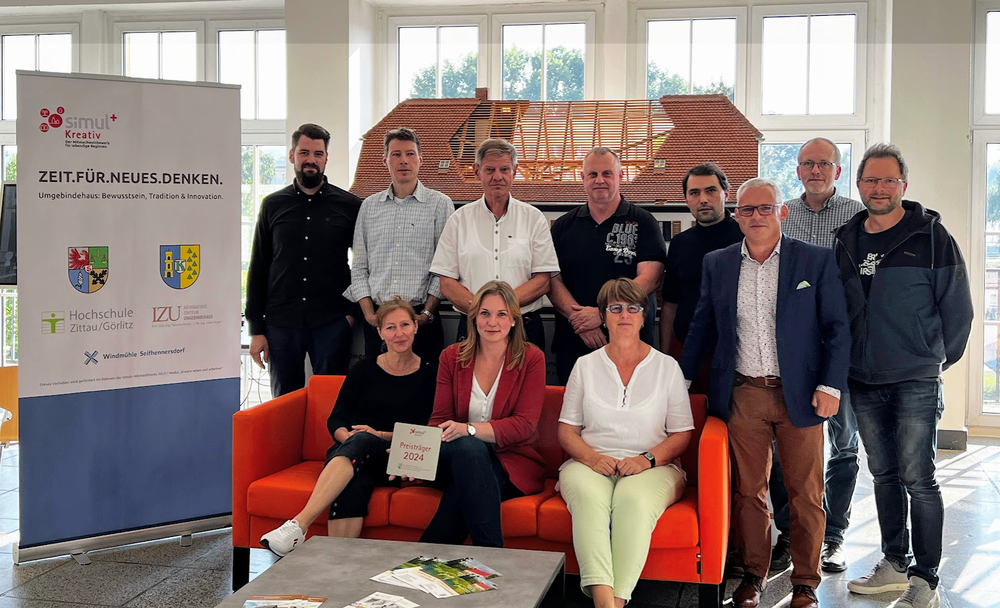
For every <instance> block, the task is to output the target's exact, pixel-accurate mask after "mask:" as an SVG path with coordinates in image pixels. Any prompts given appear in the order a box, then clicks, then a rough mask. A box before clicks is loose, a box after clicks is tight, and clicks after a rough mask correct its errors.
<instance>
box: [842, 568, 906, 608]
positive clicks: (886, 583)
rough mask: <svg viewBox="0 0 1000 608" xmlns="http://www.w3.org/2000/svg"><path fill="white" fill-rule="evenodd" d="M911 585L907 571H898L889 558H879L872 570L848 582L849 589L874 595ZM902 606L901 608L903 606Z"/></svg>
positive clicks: (902, 589) (904, 588) (899, 589)
mask: <svg viewBox="0 0 1000 608" xmlns="http://www.w3.org/2000/svg"><path fill="white" fill-rule="evenodd" d="M908 586H909V582H908V581H907V580H906V573H905V572H899V571H897V570H896V569H895V568H894V567H893V565H892V564H890V563H889V561H888V560H886V559H885V558H882V559H880V560H879V562H878V563H877V564H875V567H874V568H872V571H871V572H870V573H868V574H866V575H864V576H862V577H861V578H856V579H854V580H853V581H851V582H849V583H847V589H848V590H850V591H851V592H852V593H860V594H861V595H874V594H876V593H886V592H887V591H904V590H906V588H907V587H908ZM905 605H906V604H903V605H902V606H905ZM902 606H900V608H902Z"/></svg>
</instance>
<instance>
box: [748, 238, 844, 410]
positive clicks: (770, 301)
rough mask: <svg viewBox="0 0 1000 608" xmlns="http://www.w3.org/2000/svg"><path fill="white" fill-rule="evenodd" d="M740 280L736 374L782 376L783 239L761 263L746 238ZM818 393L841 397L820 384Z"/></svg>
mask: <svg viewBox="0 0 1000 608" xmlns="http://www.w3.org/2000/svg"><path fill="white" fill-rule="evenodd" d="M740 254H741V255H742V259H741V260H740V279H739V286H738V288H737V294H736V371H737V372H738V373H740V374H743V375H744V376H751V377H762V376H781V368H780V367H779V366H778V338H777V334H776V328H777V320H778V319H777V311H778V269H779V267H780V265H781V258H780V254H781V240H780V239H779V240H778V244H777V245H776V246H775V247H774V251H772V252H771V255H769V256H768V257H767V259H766V260H764V263H763V264H762V263H760V262H758V261H757V260H755V259H753V258H752V257H750V252H749V251H748V250H747V242H746V239H744V240H743V245H742V246H741V248H740ZM816 390H818V391H822V392H824V393H827V394H829V395H832V396H834V397H837V398H838V399H839V398H840V390H838V389H835V388H832V387H829V386H825V385H819V386H817V387H816Z"/></svg>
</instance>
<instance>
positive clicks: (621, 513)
mask: <svg viewBox="0 0 1000 608" xmlns="http://www.w3.org/2000/svg"><path fill="white" fill-rule="evenodd" d="M684 487H685V482H684V475H683V474H682V473H681V472H680V471H678V470H677V469H675V468H674V467H672V466H659V467H654V468H652V469H649V470H648V471H643V472H642V473H639V474H638V475H631V476H628V477H616V476H611V477H605V476H604V475H601V474H599V473H595V472H594V471H593V469H591V468H590V467H588V466H587V465H585V464H583V463H581V462H577V461H575V460H574V461H573V462H570V463H569V464H567V465H566V466H565V467H563V470H562V471H560V472H559V488H560V489H559V491H560V492H561V493H562V497H563V500H565V501H566V506H567V507H568V508H569V512H570V514H571V515H572V516H573V551H575V552H576V559H577V561H578V562H579V563H580V587H581V588H582V589H583V591H584V593H587V587H589V586H590V585H608V586H610V587H611V588H612V589H613V590H614V593H615V597H620V598H622V599H624V600H630V599H632V590H633V589H634V588H635V584H636V582H638V580H639V575H640V574H641V573H642V567H643V566H644V565H645V563H646V557H647V556H648V555H649V542H650V537H651V536H652V534H653V528H655V527H656V522H657V520H658V519H659V518H660V515H663V511H664V510H665V509H666V508H667V507H668V506H669V505H671V504H673V503H675V502H677V501H678V500H680V499H681V497H682V496H683V495H684ZM588 595H589V593H588Z"/></svg>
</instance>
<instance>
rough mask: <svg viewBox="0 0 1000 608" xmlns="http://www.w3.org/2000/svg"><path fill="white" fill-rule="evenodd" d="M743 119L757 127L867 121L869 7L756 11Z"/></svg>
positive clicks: (846, 6)
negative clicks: (747, 119)
mask: <svg viewBox="0 0 1000 608" xmlns="http://www.w3.org/2000/svg"><path fill="white" fill-rule="evenodd" d="M752 24H753V25H752V27H753V32H752V36H753V42H754V44H752V45H751V69H750V73H751V74H752V75H753V78H752V79H751V82H750V95H749V97H748V99H747V107H748V110H749V111H748V117H749V118H750V120H751V122H753V123H754V124H755V125H757V126H758V128H764V129H767V128H783V127H790V126H797V127H798V128H820V129H824V128H830V127H843V126H848V125H850V126H861V125H865V124H866V103H867V101H868V100H867V99H866V96H865V91H866V89H867V87H866V78H867V72H868V70H867V52H866V47H867V44H866V43H867V5H866V4H863V3H856V4H855V3H842V4H830V5H818V4H817V5H804V6H798V7H796V6H766V7H763V6H762V7H754V9H753V22H752Z"/></svg>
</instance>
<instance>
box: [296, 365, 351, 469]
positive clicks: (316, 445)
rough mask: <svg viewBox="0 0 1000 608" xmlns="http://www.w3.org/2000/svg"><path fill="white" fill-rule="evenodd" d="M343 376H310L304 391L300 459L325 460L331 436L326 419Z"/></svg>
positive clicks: (342, 382) (331, 439) (335, 399)
mask: <svg viewBox="0 0 1000 608" xmlns="http://www.w3.org/2000/svg"><path fill="white" fill-rule="evenodd" d="M343 384H344V377H343V376H311V377H310V378H309V388H308V389H307V391H306V428H305V429H304V432H303V435H302V460H319V461H321V462H322V461H324V460H326V451H327V450H328V449H330V446H331V445H333V437H330V431H328V430H327V428H326V420H327V418H329V417H330V412H332V411H333V406H334V405H335V404H336V403H337V395H338V394H339V393H340V387H341V386H343Z"/></svg>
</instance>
